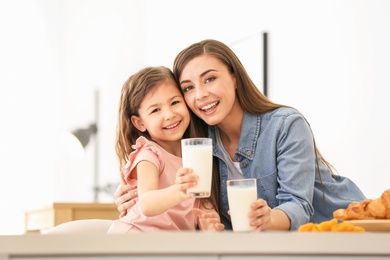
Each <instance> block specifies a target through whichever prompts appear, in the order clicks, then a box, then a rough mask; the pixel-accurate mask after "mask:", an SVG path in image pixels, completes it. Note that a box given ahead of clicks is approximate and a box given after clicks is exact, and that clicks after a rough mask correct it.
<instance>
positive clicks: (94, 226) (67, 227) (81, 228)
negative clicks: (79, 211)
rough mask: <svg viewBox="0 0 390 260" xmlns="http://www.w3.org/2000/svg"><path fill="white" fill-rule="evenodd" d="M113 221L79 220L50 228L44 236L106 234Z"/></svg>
mask: <svg viewBox="0 0 390 260" xmlns="http://www.w3.org/2000/svg"><path fill="white" fill-rule="evenodd" d="M112 222H113V220H107V219H81V220H73V221H69V222H65V223H62V224H60V225H57V226H55V227H52V228H51V229H49V230H48V231H47V232H45V233H44V234H48V235H50V234H75V233H100V234H106V233H107V231H108V229H109V228H110V226H111V224H112Z"/></svg>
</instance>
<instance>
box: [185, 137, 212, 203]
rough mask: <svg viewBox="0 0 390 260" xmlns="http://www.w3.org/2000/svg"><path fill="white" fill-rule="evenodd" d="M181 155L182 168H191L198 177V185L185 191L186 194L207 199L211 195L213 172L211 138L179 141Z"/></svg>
mask: <svg viewBox="0 0 390 260" xmlns="http://www.w3.org/2000/svg"><path fill="white" fill-rule="evenodd" d="M181 150H182V152H181V154H182V160H183V167H184V168H191V169H192V171H193V173H194V174H196V175H198V176H199V179H198V184H197V185H196V186H194V187H192V188H189V189H187V193H188V194H194V195H195V197H197V198H207V197H210V194H211V177H212V170H213V149H212V140H211V138H187V139H182V140H181Z"/></svg>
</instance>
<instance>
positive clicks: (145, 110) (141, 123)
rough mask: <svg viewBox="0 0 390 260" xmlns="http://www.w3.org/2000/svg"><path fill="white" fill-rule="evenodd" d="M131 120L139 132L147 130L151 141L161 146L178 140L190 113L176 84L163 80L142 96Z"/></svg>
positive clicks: (185, 128)
mask: <svg viewBox="0 0 390 260" xmlns="http://www.w3.org/2000/svg"><path fill="white" fill-rule="evenodd" d="M138 114H139V116H132V117H131V122H132V123H133V124H134V126H135V127H136V128H137V129H138V130H140V131H141V132H145V131H148V132H149V135H150V137H151V138H152V140H153V141H155V142H156V143H158V144H159V145H160V146H162V147H164V148H165V147H166V145H164V144H167V143H169V142H176V141H179V140H180V139H181V138H182V137H183V135H184V133H185V131H186V130H187V127H188V125H189V123H190V114H189V111H188V109H187V106H186V103H185V101H184V99H183V96H182V95H181V93H180V91H179V89H178V88H177V86H176V85H175V84H174V83H172V82H168V81H167V82H163V83H161V84H159V85H157V86H156V87H154V89H152V90H151V91H149V93H148V94H147V95H146V96H145V97H144V99H143V101H142V103H141V106H140V108H139V110H138Z"/></svg>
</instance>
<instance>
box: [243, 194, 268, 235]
mask: <svg viewBox="0 0 390 260" xmlns="http://www.w3.org/2000/svg"><path fill="white" fill-rule="evenodd" d="M251 208H252V212H250V213H249V214H248V217H249V218H251V219H252V221H251V222H250V225H251V226H254V227H256V231H261V230H264V227H265V226H266V225H267V224H268V222H269V221H270V220H271V208H270V207H269V206H268V204H267V202H266V201H265V200H263V199H258V200H256V201H255V202H254V203H252V204H251Z"/></svg>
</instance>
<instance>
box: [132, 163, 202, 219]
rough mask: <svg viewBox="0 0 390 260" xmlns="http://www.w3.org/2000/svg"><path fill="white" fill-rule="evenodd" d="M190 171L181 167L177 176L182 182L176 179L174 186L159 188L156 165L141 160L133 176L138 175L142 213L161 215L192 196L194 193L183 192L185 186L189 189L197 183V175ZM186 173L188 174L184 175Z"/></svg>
mask: <svg viewBox="0 0 390 260" xmlns="http://www.w3.org/2000/svg"><path fill="white" fill-rule="evenodd" d="M190 173H191V170H190V169H187V168H181V169H179V171H178V172H177V176H180V177H181V178H180V180H181V182H180V183H179V182H178V181H176V183H175V184H174V185H172V186H169V187H167V188H164V189H159V175H158V169H157V168H156V166H155V165H154V164H153V163H151V162H148V161H141V162H139V163H138V164H137V166H136V168H135V169H134V171H133V173H132V176H134V175H136V176H137V184H138V197H139V203H140V206H141V210H142V213H143V214H144V215H145V216H148V217H150V216H155V215H159V214H162V213H164V212H165V211H167V210H168V209H171V208H172V207H174V206H176V205H178V204H179V203H181V202H183V201H185V200H186V199H188V198H192V197H193V195H186V194H185V193H184V192H183V188H185V189H187V188H189V187H193V186H194V185H195V184H196V176H195V175H193V174H190ZM166 174H169V173H166ZM184 175H186V176H185V177H182V176H184ZM183 181H185V182H183Z"/></svg>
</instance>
